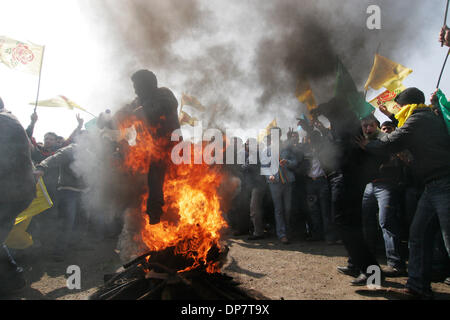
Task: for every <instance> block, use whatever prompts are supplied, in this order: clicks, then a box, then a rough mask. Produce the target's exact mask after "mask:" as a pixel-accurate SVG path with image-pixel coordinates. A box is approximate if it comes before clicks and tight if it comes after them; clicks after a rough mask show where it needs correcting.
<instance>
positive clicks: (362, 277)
mask: <svg viewBox="0 0 450 320" xmlns="http://www.w3.org/2000/svg"><path fill="white" fill-rule="evenodd" d="M367 279H368V277H367V275H366V274H365V273H360V274H359V276H358V277H357V278H356V279H355V280H352V281H351V282H350V284H351V285H352V286H365V285H367Z"/></svg>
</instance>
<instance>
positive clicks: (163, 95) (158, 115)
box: [142, 88, 180, 141]
mask: <svg viewBox="0 0 450 320" xmlns="http://www.w3.org/2000/svg"><path fill="white" fill-rule="evenodd" d="M142 106H143V108H144V113H145V115H146V118H147V121H148V124H149V125H150V126H151V128H152V129H151V134H152V136H153V137H154V138H166V139H167V141H170V137H171V134H172V132H173V131H174V130H176V129H180V122H179V119H178V112H177V108H178V102H177V99H176V98H175V96H174V94H173V93H172V91H170V90H169V89H167V88H158V89H157V90H156V93H155V94H154V95H153V96H152V98H151V99H148V100H146V101H142Z"/></svg>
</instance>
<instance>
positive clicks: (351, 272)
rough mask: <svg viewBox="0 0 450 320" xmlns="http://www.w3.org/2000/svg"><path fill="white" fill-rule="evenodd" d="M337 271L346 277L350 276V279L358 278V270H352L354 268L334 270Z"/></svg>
mask: <svg viewBox="0 0 450 320" xmlns="http://www.w3.org/2000/svg"><path fill="white" fill-rule="evenodd" d="M336 269H337V271H338V272H339V273H342V274H345V275H346V276H351V277H354V278H356V277H358V275H359V274H360V273H361V272H360V271H359V270H358V269H356V268H354V267H349V266H347V267H337V268H336Z"/></svg>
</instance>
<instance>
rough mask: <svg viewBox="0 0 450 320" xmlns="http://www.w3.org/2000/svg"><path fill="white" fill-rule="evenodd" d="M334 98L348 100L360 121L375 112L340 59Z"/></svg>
mask: <svg viewBox="0 0 450 320" xmlns="http://www.w3.org/2000/svg"><path fill="white" fill-rule="evenodd" d="M334 96H335V97H340V98H342V99H344V100H346V101H347V102H348V104H349V106H350V109H351V110H352V111H353V112H355V113H356V115H357V116H358V117H359V118H360V119H363V118H365V117H367V116H368V115H370V114H372V112H373V111H374V110H375V109H374V107H373V106H372V105H370V103H368V102H366V100H365V98H364V95H363V93H362V92H358V90H357V89H356V84H355V82H354V81H353V78H352V76H351V75H350V73H349V72H348V70H347V68H345V66H344V65H343V64H342V62H341V60H340V59H339V58H338V65H337V74H336V85H335V89H334Z"/></svg>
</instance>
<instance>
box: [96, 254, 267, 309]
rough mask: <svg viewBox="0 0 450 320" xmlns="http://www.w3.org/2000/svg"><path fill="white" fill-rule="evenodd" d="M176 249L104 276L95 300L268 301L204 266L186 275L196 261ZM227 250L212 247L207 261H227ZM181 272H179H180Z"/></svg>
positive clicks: (152, 255)
mask: <svg viewBox="0 0 450 320" xmlns="http://www.w3.org/2000/svg"><path fill="white" fill-rule="evenodd" d="M175 250H176V249H175V248H173V247H171V248H167V249H165V250H163V251H157V252H149V253H147V254H145V255H142V256H141V257H139V258H137V259H135V260H133V261H132V262H130V263H128V264H126V265H124V268H125V270H124V271H123V272H121V273H118V274H116V275H112V276H105V285H104V286H103V287H102V288H100V290H99V291H97V292H96V293H95V294H94V295H92V296H91V299H92V300H256V299H266V298H265V297H263V296H262V295H260V294H259V293H257V292H254V291H247V290H243V289H241V288H239V287H238V283H236V282H235V281H233V279H232V278H231V277H229V276H227V275H224V274H221V273H208V272H207V271H206V268H205V267H204V266H198V267H197V268H195V269H192V270H190V271H186V272H180V270H179V269H183V268H185V267H186V266H187V265H190V264H191V263H192V262H193V261H192V260H191V259H187V260H186V258H185V257H184V256H182V255H179V254H176V253H175ZM227 253H228V250H222V251H219V250H218V249H217V248H212V249H211V250H210V251H209V253H208V259H207V263H208V262H214V263H215V264H216V265H217V264H221V263H223V262H224V261H225V258H226V255H227ZM177 269H178V270H177Z"/></svg>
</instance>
